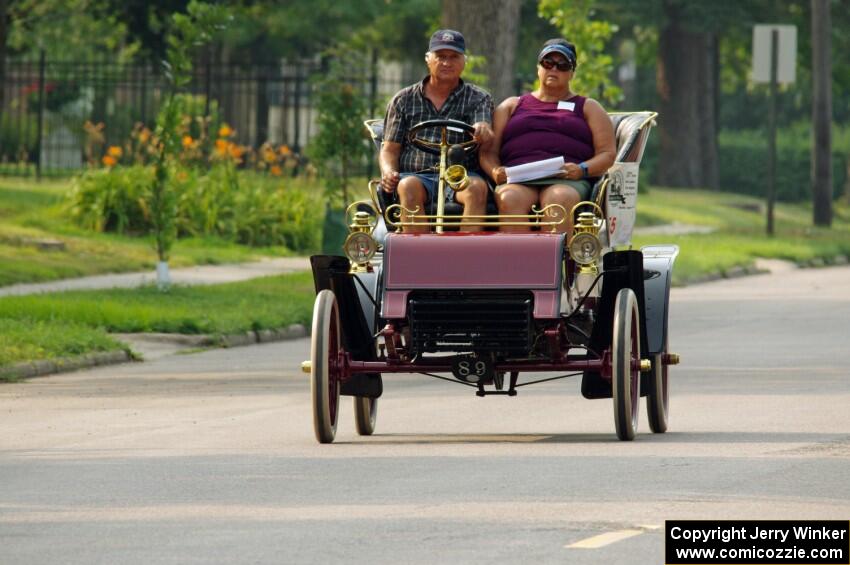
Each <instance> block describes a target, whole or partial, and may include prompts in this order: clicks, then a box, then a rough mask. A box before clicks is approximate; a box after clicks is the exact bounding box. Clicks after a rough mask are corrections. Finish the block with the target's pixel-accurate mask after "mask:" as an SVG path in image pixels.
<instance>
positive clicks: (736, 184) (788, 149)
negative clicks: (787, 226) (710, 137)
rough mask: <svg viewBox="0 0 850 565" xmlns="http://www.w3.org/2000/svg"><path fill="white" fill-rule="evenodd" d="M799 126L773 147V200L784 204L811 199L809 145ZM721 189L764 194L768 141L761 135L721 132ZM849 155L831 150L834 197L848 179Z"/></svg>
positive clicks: (755, 133)
mask: <svg viewBox="0 0 850 565" xmlns="http://www.w3.org/2000/svg"><path fill="white" fill-rule="evenodd" d="M801 129H802V126H800V127H795V128H792V129H789V130H785V131H782V132H780V133H779V135H778V136H777V143H776V198H777V200H781V201H786V202H798V201H802V200H809V199H811V178H810V175H811V142H810V134H809V132H808V131H807V130H805V131H801ZM719 145H720V150H719V157H720V187H721V190H724V191H727V192H735V193H738V194H748V195H751V196H765V195H766V194H767V166H768V154H767V140H766V136H765V133H764V132H763V131H757V130H743V131H724V132H721V134H720V136H719ZM848 158H850V154H848V151H846V150H841V149H840V148H837V147H835V146H834V147H833V155H832V175H833V195H834V196H838V195H839V194H840V193H841V191H842V189H843V186H844V183H845V180H846V177H847V160H848Z"/></svg>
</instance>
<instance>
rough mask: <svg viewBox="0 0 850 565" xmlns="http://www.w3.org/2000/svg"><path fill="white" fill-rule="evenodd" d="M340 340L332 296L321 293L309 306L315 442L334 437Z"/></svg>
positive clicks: (326, 441) (341, 351)
mask: <svg viewBox="0 0 850 565" xmlns="http://www.w3.org/2000/svg"><path fill="white" fill-rule="evenodd" d="M341 338H342V335H341V332H340V325H339V309H338V307H337V304H336V296H334V293H333V292H332V291H330V290H322V291H321V292H319V294H318V295H317V296H316V303H315V305H314V306H313V336H312V344H311V347H310V362H311V369H310V389H311V392H312V397H313V430H314V431H315V433H316V439H317V440H318V441H319V443H331V442H332V441H333V440H334V437H335V436H336V423H337V419H338V416H339V387H340V381H341V373H342V354H343V350H342V339H341Z"/></svg>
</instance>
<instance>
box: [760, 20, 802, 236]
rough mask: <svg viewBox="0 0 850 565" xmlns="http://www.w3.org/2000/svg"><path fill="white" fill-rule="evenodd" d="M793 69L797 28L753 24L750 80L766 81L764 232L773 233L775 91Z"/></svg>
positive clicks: (791, 76) (786, 81)
mask: <svg viewBox="0 0 850 565" xmlns="http://www.w3.org/2000/svg"><path fill="white" fill-rule="evenodd" d="M796 69H797V27H796V26H792V25H769V24H758V25H755V26H753V81H754V82H757V83H758V82H762V83H764V82H766V83H769V84H770V98H769V100H768V118H767V121H768V123H767V152H768V156H767V158H768V162H767V234H768V235H773V205H774V202H775V201H776V90H777V84H778V83H780V82H781V83H783V84H789V83H792V82H794V78H795V77H796Z"/></svg>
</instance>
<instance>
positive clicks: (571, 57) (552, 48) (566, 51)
mask: <svg viewBox="0 0 850 565" xmlns="http://www.w3.org/2000/svg"><path fill="white" fill-rule="evenodd" d="M549 53H560V54H561V55H563V56H564V57H566V58H567V61H569V62H570V63H572V65H573V66H574V67H575V66H576V54H575V52H574V51H573V50H572V49H570V48H569V47H567V46H566V45H560V44H557V43H556V44H555V45H547V46H546V47H544V48H543V50H542V51H541V52H540V55H538V56H537V62H538V63H539V62H540V60H541V59H542V58H543V57H545V56H546V55H548V54H549Z"/></svg>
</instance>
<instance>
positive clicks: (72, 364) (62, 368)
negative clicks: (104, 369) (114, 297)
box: [0, 349, 133, 381]
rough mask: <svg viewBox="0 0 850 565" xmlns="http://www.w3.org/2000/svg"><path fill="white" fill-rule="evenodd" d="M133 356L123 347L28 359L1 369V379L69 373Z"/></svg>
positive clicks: (125, 359)
mask: <svg viewBox="0 0 850 565" xmlns="http://www.w3.org/2000/svg"><path fill="white" fill-rule="evenodd" d="M132 360H133V356H132V355H131V354H130V353H129V352H128V351H125V350H123V349H119V350H117V351H102V352H98V353H89V354H88V355H82V356H80V357H66V358H61V359H40V360H38V361H27V362H24V363H18V364H16V365H12V366H11V367H6V368H5V369H0V381H4V380H9V381H12V380H18V379H29V378H32V377H43V376H45V375H52V374H55V373H67V372H70V371H77V370H79V369H89V368H91V367H99V366H101V365H116V364H118V363H126V362H128V361H132Z"/></svg>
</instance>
